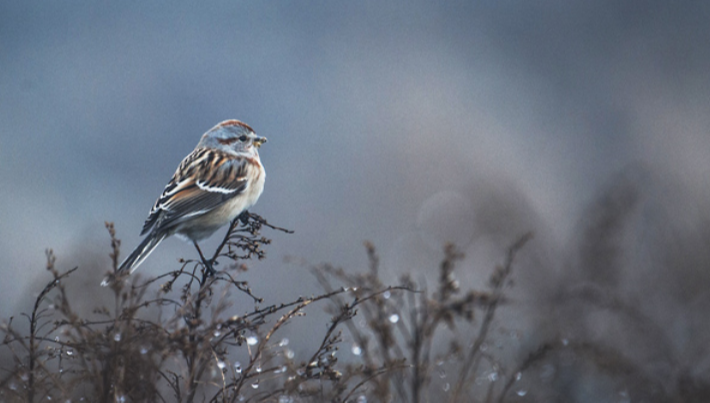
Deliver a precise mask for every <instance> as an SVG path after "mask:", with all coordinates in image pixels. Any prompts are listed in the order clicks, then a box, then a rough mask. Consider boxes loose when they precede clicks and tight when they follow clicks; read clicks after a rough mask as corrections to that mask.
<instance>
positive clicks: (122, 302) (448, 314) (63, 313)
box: [0, 213, 703, 403]
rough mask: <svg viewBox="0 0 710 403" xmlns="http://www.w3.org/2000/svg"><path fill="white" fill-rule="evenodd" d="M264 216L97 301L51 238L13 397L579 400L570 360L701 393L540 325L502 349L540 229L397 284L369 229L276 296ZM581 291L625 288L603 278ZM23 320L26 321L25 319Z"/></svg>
mask: <svg viewBox="0 0 710 403" xmlns="http://www.w3.org/2000/svg"><path fill="white" fill-rule="evenodd" d="M106 226H107V229H108V231H109V234H110V237H111V246H112V247H111V252H110V256H111V261H112V265H113V270H115V269H116V267H117V266H118V263H119V249H120V241H119V240H118V239H116V237H115V231H114V229H113V224H111V223H107V224H106ZM265 228H268V229H269V230H271V231H285V232H290V231H287V230H285V229H282V228H279V227H276V226H273V225H271V224H269V223H268V222H267V221H266V220H264V219H263V218H261V217H260V216H258V215H255V214H251V213H245V214H244V215H243V216H242V217H241V218H240V219H236V220H235V221H234V222H233V223H232V224H231V226H230V227H229V230H228V232H227V234H226V235H225V237H224V239H223V240H222V242H221V243H220V245H219V246H218V248H217V249H216V251H215V252H214V254H213V256H212V258H211V260H210V261H209V262H208V263H210V264H211V265H213V266H214V267H215V268H216V269H218V270H217V273H216V275H213V276H210V275H208V274H207V271H206V270H205V264H204V262H202V261H194V260H184V261H181V266H180V267H178V268H177V269H176V270H173V271H170V272H167V273H165V274H162V275H160V276H158V277H157V278H153V279H149V280H142V279H141V277H140V276H138V275H133V276H130V277H128V278H126V277H124V278H120V279H118V281H115V282H114V283H113V284H112V285H111V286H110V287H109V288H106V289H102V290H103V291H105V292H106V293H110V294H111V295H112V296H113V304H112V305H111V306H96V307H95V308H94V309H93V313H92V314H91V315H81V314H79V313H78V312H77V309H76V308H75V305H76V304H77V302H76V295H72V293H70V292H68V291H67V288H66V285H67V284H69V282H71V281H72V280H73V279H74V278H75V277H76V276H77V275H78V273H77V268H74V269H70V270H67V271H60V270H59V269H57V268H56V262H55V257H54V254H53V253H52V251H48V252H47V270H48V273H49V274H50V276H51V280H50V281H49V282H48V283H47V285H46V286H45V287H44V288H43V289H42V290H41V292H40V293H39V295H38V296H37V298H36V301H35V303H34V306H32V307H31V310H30V311H29V313H26V314H25V313H23V314H22V317H21V318H10V319H9V320H7V321H5V322H3V323H2V325H1V327H0V332H1V333H2V334H3V340H2V344H1V345H0V347H1V348H2V351H1V352H0V353H1V354H2V355H1V356H0V358H1V359H2V361H0V370H2V372H1V373H0V401H3V402H39V401H50V400H51V401H60V402H80V401H91V402H242V401H246V402H280V403H284V402H321V401H332V402H359V403H364V402H428V401H437V400H438V401H442V402H444V401H446V402H470V401H480V402H519V401H539V400H540V399H543V398H544V399H550V400H549V401H575V400H576V399H574V398H570V396H573V391H572V389H573V388H572V387H571V386H570V382H569V380H568V379H567V380H566V377H567V376H568V374H565V370H564V369H565V368H567V369H575V370H579V368H580V367H584V366H587V367H589V368H591V369H588V372H589V371H591V372H594V373H597V374H599V373H601V374H604V375H605V376H609V377H611V378H613V379H615V380H616V379H622V380H626V382H624V385H626V386H623V387H620V392H619V395H618V399H619V400H618V401H619V402H631V401H637V399H636V397H640V400H645V401H679V402H680V401H700V400H693V397H695V396H702V393H701V392H702V391H703V389H702V388H703V385H698V384H697V383H693V382H695V381H694V379H693V378H689V377H686V378H682V379H680V378H679V382H678V385H679V386H678V387H677V388H675V389H670V390H669V388H667V387H665V386H664V385H663V384H660V383H659V382H657V381H656V380H654V377H653V376H652V375H650V374H649V373H648V371H647V369H645V368H643V367H642V366H639V365H638V364H636V363H635V362H634V360H631V359H629V358H627V357H626V356H625V354H624V352H623V351H619V350H616V349H614V348H611V347H608V346H604V345H601V344H599V343H594V342H589V341H585V340H583V339H575V340H569V339H564V338H556V339H554V340H546V341H545V340H543V341H542V342H539V343H535V345H534V346H532V347H531V348H529V351H527V352H523V353H520V352H516V354H513V355H512V357H513V358H512V359H511V358H510V357H511V355H510V354H508V356H505V354H503V352H502V350H503V349H504V348H505V345H504V343H500V342H499V340H498V339H502V338H504V337H505V336H502V334H503V333H505V332H507V331H506V330H505V329H502V327H501V326H500V324H499V323H497V322H496V313H497V312H498V311H499V310H500V309H501V308H502V307H505V309H510V310H515V309H516V304H515V303H514V302H509V301H507V300H506V297H505V294H506V290H508V289H509V287H510V286H511V284H512V279H513V275H514V272H513V268H514V265H513V263H514V260H515V257H516V254H517V253H518V252H519V251H520V250H521V248H523V247H524V245H525V244H526V243H527V242H528V241H529V240H530V238H531V235H530V234H525V235H522V236H521V237H520V238H519V239H517V240H513V242H512V244H511V245H510V247H508V249H507V254H506V255H505V256H502V257H501V259H502V263H501V264H500V265H499V266H497V267H495V268H493V269H492V272H491V274H490V277H489V282H488V284H487V286H486V287H485V288H484V289H482V290H476V289H463V287H462V286H461V284H460V283H459V281H458V280H457V278H456V266H457V263H459V262H460V261H461V260H462V259H464V255H463V254H462V253H461V252H460V251H459V250H458V249H457V248H456V247H455V246H454V245H451V244H449V245H445V246H444V257H443V259H442V260H441V263H440V265H439V267H438V280H437V282H436V284H435V285H434V286H433V287H431V288H430V287H429V285H427V284H426V282H425V281H423V280H420V281H417V280H415V279H413V278H412V277H411V275H410V274H409V273H404V274H403V275H402V276H401V278H400V281H399V284H392V285H389V284H384V283H383V281H382V280H381V276H380V271H381V268H380V262H379V258H378V255H377V252H376V249H375V247H374V246H373V245H371V244H366V245H365V247H366V252H367V255H368V261H369V265H368V266H369V267H368V269H367V270H366V271H364V272H361V273H356V272H353V271H350V270H344V269H341V268H337V267H335V266H331V265H327V264H325V265H319V266H314V267H311V271H312V274H313V276H314V277H315V279H317V281H318V283H319V284H320V285H321V287H322V289H323V291H322V293H321V294H320V295H315V296H311V297H309V298H305V297H301V298H298V299H297V300H294V301H288V302H277V303H268V304H267V303H265V301H263V300H262V299H261V298H259V297H258V296H257V295H258V293H257V292H254V291H253V290H252V289H251V287H250V286H249V284H248V283H247V282H246V281H244V280H242V278H243V277H245V276H244V273H245V272H246V270H247V266H246V265H245V262H246V261H248V260H250V259H263V258H265V256H266V255H265V250H264V249H263V248H264V247H265V245H268V244H269V243H270V240H269V239H268V238H266V237H265V236H264V235H262V230H264V229H265ZM236 294H242V295H246V296H247V297H248V298H249V299H251V300H252V301H253V303H254V305H253V309H251V305H250V306H249V308H248V309H245V307H244V306H239V304H237V303H236V298H235V295H236ZM575 297H576V298H581V299H586V300H588V301H591V302H589V303H598V304H605V303H606V304H613V303H614V301H610V300H609V299H608V298H606V299H605V297H603V296H601V295H599V294H598V293H594V292H593V290H581V291H580V292H579V293H578V295H576V296H575ZM595 301H596V302H595ZM315 304H319V305H321V308H320V309H326V310H327V312H328V313H329V314H330V316H331V319H330V321H329V323H327V326H325V327H324V328H317V329H316V328H312V329H311V331H312V333H310V334H308V335H306V337H307V339H308V340H310V341H311V344H312V345H311V347H310V351H308V352H306V353H305V354H304V353H302V352H299V354H296V352H295V351H294V350H293V349H292V347H293V346H292V345H290V344H289V338H290V339H292V340H293V339H296V338H297V337H303V335H300V336H299V335H292V334H290V333H289V330H291V328H289V327H287V326H286V325H287V324H288V323H289V322H291V321H294V320H296V318H298V317H300V316H303V315H305V313H306V311H307V310H311V309H317V308H314V307H311V305H315ZM616 304H617V306H619V304H620V303H619V302H618V301H617V302H616ZM18 321H27V323H28V324H29V326H28V330H27V331H24V330H20V329H24V326H17V322H18ZM494 329H495V330H496V331H494ZM566 399H569V400H566Z"/></svg>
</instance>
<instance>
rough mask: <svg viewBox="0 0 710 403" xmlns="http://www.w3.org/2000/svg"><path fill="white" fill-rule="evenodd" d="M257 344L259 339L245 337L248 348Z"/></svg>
mask: <svg viewBox="0 0 710 403" xmlns="http://www.w3.org/2000/svg"><path fill="white" fill-rule="evenodd" d="M258 342H259V339H257V338H256V336H249V337H247V344H248V345H250V346H253V345H255V344H256V343H258Z"/></svg>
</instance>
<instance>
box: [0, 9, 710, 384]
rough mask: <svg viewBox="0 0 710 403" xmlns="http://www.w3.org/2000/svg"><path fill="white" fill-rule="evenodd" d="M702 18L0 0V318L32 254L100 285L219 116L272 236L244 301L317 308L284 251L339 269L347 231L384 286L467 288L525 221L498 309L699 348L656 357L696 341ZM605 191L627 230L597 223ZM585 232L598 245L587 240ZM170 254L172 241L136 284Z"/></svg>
mask: <svg viewBox="0 0 710 403" xmlns="http://www.w3.org/2000/svg"><path fill="white" fill-rule="evenodd" d="M709 21H710V3H702V2H673V3H672V4H671V3H670V2H660V1H623V2H619V1H594V2H585V1H571V2H570V1H544V2H536V3H535V4H531V2H529V1H469V2H445V3H444V2H406V3H395V2H383V1H358V2H338V1H321V2H293V1H291V2H215V3H210V5H209V6H208V5H205V4H200V5H194V4H189V3H178V2H171V3H169V5H168V3H163V2H121V3H111V4H109V3H105V4H98V3H97V2H79V1H71V2H46V1H45V2H40V1H23V2H14V1H2V2H1V3H0V161H1V162H0V189H1V192H0V270H2V275H3V281H2V282H0V288H1V289H0V314H2V315H3V316H8V315H10V313H16V312H17V311H20V310H26V309H27V305H26V304H27V302H26V299H23V297H25V296H31V295H32V294H33V293H34V292H36V290H38V285H37V284H39V283H44V282H45V281H46V280H47V278H48V277H47V275H46V273H45V271H44V269H43V267H44V255H43V251H44V249H45V248H46V247H52V248H54V250H55V251H56V254H57V256H58V265H59V267H60V268H70V267H73V266H75V265H80V266H81V267H82V268H84V269H85V270H84V271H83V272H82V273H83V274H82V276H85V279H84V281H86V287H87V288H86V290H87V291H86V292H87V293H89V292H90V293H95V292H99V290H98V282H99V280H100V278H101V276H102V274H103V273H102V272H97V271H100V270H99V269H95V270H94V272H91V271H90V270H89V269H91V268H92V267H98V266H97V264H104V265H107V264H108V256H107V254H108V246H109V242H108V236H107V235H106V234H105V230H104V228H103V222H104V221H107V220H108V221H114V222H115V223H116V227H117V230H118V236H119V237H120V238H121V239H123V247H124V249H123V252H124V254H125V253H128V252H129V251H128V249H131V248H133V247H134V246H135V245H136V244H137V243H138V242H139V236H138V234H139V232H140V228H141V226H142V223H143V220H144V219H145V217H146V216H147V213H148V210H149V208H150V207H151V205H152V203H153V202H154V200H155V198H156V197H157V196H158V195H159V193H160V192H161V190H162V188H163V186H164V185H165V183H166V182H167V180H168V179H169V178H170V176H171V175H172V173H173V172H174V169H175V168H176V167H177V165H178V163H179V162H180V160H181V159H182V158H183V157H184V156H185V155H187V154H188V153H189V152H190V151H191V150H192V148H193V147H194V145H195V144H196V143H197V141H198V139H199V136H200V135H201V134H202V133H203V132H205V131H206V130H207V129H209V128H210V127H212V126H213V125H214V124H216V123H217V122H219V121H221V120H223V119H228V118H237V119H241V120H243V121H245V122H247V123H248V124H250V125H251V126H252V127H253V128H254V129H255V130H256V132H257V133H258V134H260V135H263V136H266V137H268V139H269V142H268V143H267V144H266V145H265V146H264V147H263V148H262V151H261V158H262V161H263V163H264V165H265V167H266V170H267V181H266V189H265V191H264V194H263V195H262V197H261V200H260V201H259V203H258V204H257V206H255V208H254V209H253V211H254V212H257V213H259V214H261V215H263V216H264V217H266V218H267V219H269V220H270V221H271V222H273V223H275V224H277V225H280V226H284V227H287V228H291V229H294V230H295V231H296V234H295V235H291V236H284V235H280V234H273V237H274V243H273V244H272V245H271V246H270V247H269V259H267V260H266V261H265V262H261V263H259V264H255V265H254V266H253V270H251V271H250V272H249V273H248V274H247V277H246V278H247V279H248V280H249V281H250V283H251V285H252V287H253V288H254V289H255V291H256V292H257V293H259V294H261V295H266V296H267V297H268V296H276V295H278V296H279V298H284V299H285V298H291V297H295V296H297V295H299V294H301V293H311V292H317V290H318V289H317V288H316V287H315V286H314V282H313V280H312V279H311V278H310V277H309V275H308V274H307V271H305V270H304V269H303V268H302V267H301V266H300V265H299V264H296V263H284V262H283V260H282V258H283V257H285V256H295V257H297V258H305V259H307V260H308V261H309V262H312V263H317V262H322V261H328V262H333V263H336V264H341V265H344V266H345V267H346V268H349V269H353V270H355V269H359V268H362V267H363V266H364V265H365V254H364V250H363V248H362V247H361V243H362V241H363V240H366V239H367V240H371V241H373V242H374V243H375V244H376V245H377V246H378V247H379V249H380V253H381V254H382V257H383V263H384V264H385V267H386V273H387V274H386V275H387V276H389V277H390V278H391V279H395V278H396V277H397V275H398V273H403V272H406V271H410V270H414V271H416V272H425V271H427V270H429V271H431V272H433V267H434V266H433V264H434V263H435V262H436V260H437V259H438V258H439V257H440V256H441V254H440V252H439V250H440V248H439V245H440V244H441V243H442V242H444V241H446V240H452V241H455V242H457V243H458V244H460V245H461V246H462V249H464V250H465V251H466V252H467V255H468V256H469V259H468V260H467V261H466V263H465V264H464V267H463V268H462V272H461V273H460V275H461V277H462V278H463V279H465V280H467V283H466V284H467V285H468V286H476V287H478V286H482V281H480V280H482V279H485V277H486V276H487V273H488V269H489V268H490V267H491V265H492V262H496V261H499V260H500V258H501V254H500V252H501V248H502V247H504V246H505V245H506V244H507V243H509V242H510V241H511V240H512V239H513V238H514V237H515V236H517V235H519V234H520V233H522V232H523V231H525V230H529V229H532V230H535V231H536V233H537V237H536V239H535V241H534V242H533V243H531V244H530V245H529V247H528V251H527V253H528V255H527V256H528V257H527V260H525V262H526V264H525V267H524V269H521V270H520V272H519V273H520V275H519V279H518V281H517V284H518V289H519V290H520V296H519V298H521V299H522V298H529V299H530V300H533V301H536V298H537V297H539V296H543V295H549V293H548V291H549V289H552V290H560V289H564V288H565V286H564V285H563V284H567V283H564V282H562V280H561V279H569V278H577V277H579V278H582V279H586V280H588V281H591V282H595V283H597V284H602V285H605V284H606V285H610V284H611V285H613V286H615V287H621V289H623V290H626V291H627V293H626V294H625V295H627V296H629V298H632V299H633V298H636V299H634V301H636V302H643V303H642V304H640V305H641V306H642V307H643V309H648V310H649V311H650V312H652V313H651V315H652V316H653V315H658V318H659V321H661V322H664V323H665V325H663V326H662V327H664V328H669V329H671V330H669V332H671V333H672V339H673V340H677V342H676V341H674V343H676V347H674V348H676V349H677V350H674V351H676V353H677V354H678V355H680V356H683V354H686V355H687V356H693V357H697V356H698V353H697V351H695V350H692V351H685V350H683V348H682V347H680V346H684V345H686V344H687V343H688V340H693V339H694V338H697V337H699V336H700V335H702V337H703V338H707V334H708V331H707V330H708V326H707V320H705V319H703V318H704V316H702V312H703V311H704V309H705V308H706V307H707V305H710V296H709V294H708V293H707V291H706V289H707V285H709V284H710V279H709V278H708V277H710V271H708V269H710V267H708V262H709V261H710V258H709V257H708V254H709V253H710V252H707V250H708V249H709V248H710V243H708V241H710V231H709V230H708V229H707V228H708V223H710V203H709V202H710V46H709V45H708V44H710V23H709ZM619 192H620V193H619ZM629 195H630V196H629ZM627 196H628V197H631V199H628V197H627ZM619 198H620V200H622V202H621V205H622V207H623V205H625V204H624V202H623V201H624V200H626V201H628V200H632V202H631V203H630V205H631V207H630V208H629V209H626V210H624V209H623V208H622V209H621V210H623V211H622V213H624V214H626V215H624V214H621V215H622V216H623V217H622V218H624V217H627V216H629V214H630V217H631V218H630V220H631V224H629V225H626V224H623V223H622V224H623V225H622V224H618V223H617V224H618V225H617V224H615V223H616V221H614V220H613V219H612V220H611V223H610V225H606V227H610V228H606V227H605V222H604V220H603V218H604V217H605V215H604V211H606V212H609V211H611V212H612V213H613V212H614V211H616V210H615V208H616V207H615V206H617V207H618V204H619V203H617V202H618V200H619ZM595 200H596V202H595ZM615 203H616V204H615ZM595 206H601V207H599V208H601V209H602V210H603V212H602V213H599V212H598V209H597V207H595ZM604 206H607V207H609V206H611V210H608V209H607V210H604ZM627 213H628V214H627ZM611 215H612V216H614V214H611ZM600 216H601V217H602V220H601V221H602V222H601V224H600V226H601V227H602V229H605V228H606V229H608V230H609V231H611V232H610V233H605V232H603V233H602V236H601V237H600V239H603V240H604V241H606V242H608V244H609V245H607V246H608V248H607V249H604V248H602V249H595V248H594V247H592V248H591V249H590V248H587V247H586V246H585V245H587V243H585V242H586V241H585V239H587V238H585V237H588V236H590V235H589V234H588V233H587V232H584V230H581V229H583V228H588V225H589V223H590V222H592V227H594V224H593V223H594V222H597V223H599V221H598V219H599V217H600ZM612 218H613V217H612ZM595 220H597V221H595ZM615 225H616V226H615ZM585 226H587V227H585ZM617 229H618V231H616V230H617ZM615 231H616V232H615ZM585 234H586V235H585ZM607 235H608V236H607ZM215 238H216V237H215ZM592 238H594V236H592ZM580 239H581V241H580ZM211 241H212V243H214V241H215V240H214V239H213V240H211ZM585 248H586V249H585ZM97 250H98V251H99V253H97ZM104 252H105V253H104ZM654 253H655V255H654ZM193 255H194V251H193V249H192V248H191V247H188V246H187V245H186V244H184V243H182V242H181V241H179V240H177V239H170V240H168V241H166V242H164V243H163V245H161V247H160V248H158V249H157V250H156V251H155V252H154V253H153V255H152V256H151V257H150V259H149V260H148V261H147V262H146V263H145V264H144V265H143V266H142V267H141V272H142V273H146V274H157V273H159V272H160V270H161V267H165V266H164V265H166V264H168V265H173V262H175V259H177V258H178V257H180V256H185V257H194V256H193ZM598 255H600V256H601V257H602V258H603V259H602V263H600V264H598V265H597V266H594V265H591V266H590V267H591V268H585V267H586V266H585V265H588V264H587V263H586V262H589V261H591V260H594V257H595V256H598ZM610 256H611V257H610ZM669 256H671V257H669ZM674 256H675V257H677V259H676V260H674V259H673V258H672V257H674ZM612 257H613V258H614V259H616V260H615V262H617V263H618V262H621V263H619V264H618V265H619V267H618V270H617V268H615V267H616V266H614V267H612V266H613V265H610V264H607V263H608V262H607V263H604V262H606V260H604V259H607V258H610V259H611V258H612ZM589 259H591V260H589ZM170 267H173V266H170ZM610 270H611V271H612V273H609V271H610ZM575 273H577V274H575ZM579 273H582V274H579ZM599 273H601V274H599ZM575 276H577V277H575ZM600 276H601V277H600ZM276 279H277V280H278V281H275V280H276ZM600 279H601V280H600ZM586 280H585V281H586ZM565 281H566V280H565ZM93 287H97V288H96V289H94V290H92V288H93ZM546 290H547V291H546ZM705 312H707V311H705ZM693 315H695V316H693ZM597 319H598V318H597ZM669 321H670V322H669ZM595 326H596V325H595ZM703 343H704V342H703ZM678 351H680V352H678ZM703 362H704V363H703V364H702V365H701V364H698V366H697V367H695V369H694V371H696V372H697V371H700V372H699V373H705V372H703V371H707V369H708V368H710V362H708V361H707V360H705V361H703ZM697 368H700V369H697ZM703 368H704V369H703Z"/></svg>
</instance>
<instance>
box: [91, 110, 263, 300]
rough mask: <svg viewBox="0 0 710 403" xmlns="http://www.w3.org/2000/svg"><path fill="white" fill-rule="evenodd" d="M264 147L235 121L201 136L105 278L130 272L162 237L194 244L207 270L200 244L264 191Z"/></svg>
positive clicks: (244, 209)
mask: <svg viewBox="0 0 710 403" xmlns="http://www.w3.org/2000/svg"><path fill="white" fill-rule="evenodd" d="M265 142H266V138H265V137H259V136H257V135H256V134H255V133H254V130H252V128H251V127H249V126H248V125H247V124H246V123H244V122H241V121H239V120H235V119H230V120H225V121H223V122H221V123H219V124H217V125H216V126H214V127H213V128H211V129H210V130H208V131H207V132H206V133H205V134H203V135H202V137H201V138H200V141H199V142H198V143H197V146H196V147H195V149H194V150H193V151H192V152H191V153H190V154H189V155H188V156H187V157H185V159H183V160H182V162H181V163H180V165H179V166H178V168H177V170H176V171H175V174H174V175H173V177H172V179H170V181H169V182H168V184H167V185H166V186H165V189H164V190H163V193H162V194H161V195H160V197H158V200H157V201H156V202H155V204H154V205H153V207H152V208H151V209H150V213H149V214H148V218H147V219H146V220H145V223H144V224H143V229H142V231H141V235H146V234H148V235H147V236H146V237H145V238H144V239H143V241H141V243H140V244H139V245H138V246H137V247H136V248H135V250H133V252H131V254H130V255H128V257H127V258H126V259H125V260H124V261H123V262H122V263H121V265H120V266H119V267H118V269H116V271H115V272H114V273H112V274H110V275H109V276H108V277H106V278H105V279H104V280H103V281H102V282H101V285H102V286H107V285H109V284H111V283H112V282H113V281H114V280H115V279H116V277H117V276H118V275H120V274H123V273H126V272H127V273H129V274H130V273H132V272H133V271H134V270H136V269H137V268H138V266H140V265H141V263H143V261H144V260H145V259H146V258H147V257H148V255H150V253H151V252H152V251H153V250H154V249H155V248H156V247H157V246H158V245H159V244H160V243H161V242H162V241H163V240H165V239H166V238H168V237H170V236H172V235H176V236H178V237H180V238H182V239H184V240H186V241H188V242H192V243H193V244H194V246H195V248H196V249H197V251H198V253H199V254H200V257H201V258H202V261H203V262H204V263H205V266H206V269H207V270H208V271H209V272H210V273H214V271H213V270H212V267H211V266H210V265H209V264H208V263H207V261H206V260H205V258H204V256H203V255H202V251H201V250H200V247H199V245H198V244H197V242H198V241H201V240H203V239H205V238H207V237H209V236H210V235H212V234H213V233H214V232H215V231H217V230H218V229H219V228H220V227H222V226H223V225H225V224H228V223H230V222H231V221H232V220H234V219H235V218H236V217H239V216H240V215H241V214H242V213H243V212H244V211H246V210H247V209H248V208H250V207H252V206H253V205H254V204H255V203H256V201H257V200H258V199H259V196H261V193H262V192H263V191H264V180H265V179H266V172H265V171H264V166H263V165H262V163H261V160H260V158H259V151H258V149H259V147H260V146H261V145H262V144H264V143H265Z"/></svg>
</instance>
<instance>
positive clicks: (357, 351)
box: [352, 343, 362, 355]
mask: <svg viewBox="0 0 710 403" xmlns="http://www.w3.org/2000/svg"><path fill="white" fill-rule="evenodd" d="M352 352H353V354H354V355H360V354H362V349H361V348H360V346H358V345H357V344H355V343H353V348H352Z"/></svg>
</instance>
